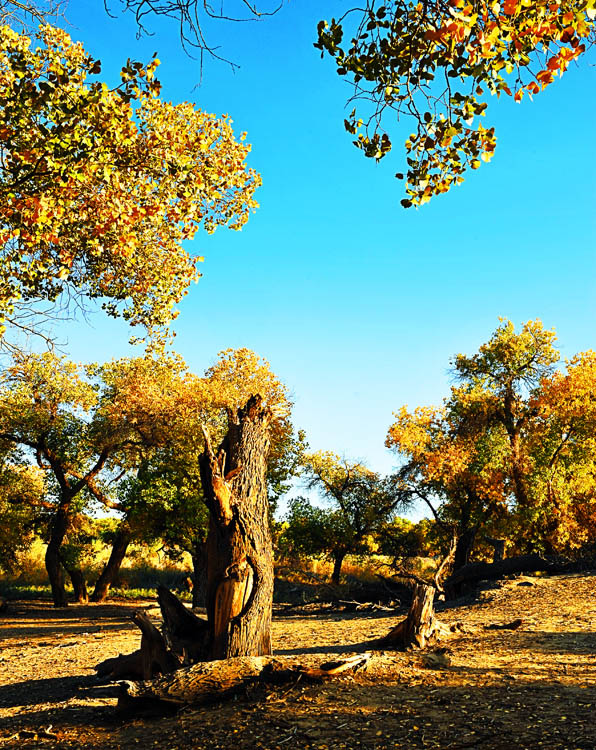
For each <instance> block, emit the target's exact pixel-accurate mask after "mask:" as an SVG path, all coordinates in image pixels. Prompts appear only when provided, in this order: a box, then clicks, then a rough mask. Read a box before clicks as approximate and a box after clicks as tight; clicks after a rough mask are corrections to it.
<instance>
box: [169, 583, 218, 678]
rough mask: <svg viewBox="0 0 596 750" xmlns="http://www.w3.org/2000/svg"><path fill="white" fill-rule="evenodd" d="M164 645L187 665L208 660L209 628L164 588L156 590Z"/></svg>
mask: <svg viewBox="0 0 596 750" xmlns="http://www.w3.org/2000/svg"><path fill="white" fill-rule="evenodd" d="M157 600H158V601H159V607H160V609H161V616H162V617H163V623H164V628H163V629H164V635H165V639H166V643H167V645H168V646H169V648H171V650H172V651H173V652H174V653H175V654H177V655H178V656H179V657H180V658H181V659H182V661H183V662H184V663H185V664H187V663H191V664H193V663H194V662H197V661H201V660H203V659H205V658H206V657H207V658H208V653H206V647H207V644H208V634H209V626H208V624H207V621H206V620H204V619H203V618H201V617H197V615H195V614H194V612H191V611H190V610H188V609H187V608H186V607H185V606H184V604H183V603H182V602H181V601H180V600H179V599H178V598H177V597H176V596H174V594H172V592H171V591H170V590H169V589H167V588H166V587H165V586H159V587H158V589H157Z"/></svg>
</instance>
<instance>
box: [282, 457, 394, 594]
mask: <svg viewBox="0 0 596 750" xmlns="http://www.w3.org/2000/svg"><path fill="white" fill-rule="evenodd" d="M304 470H305V481H306V486H307V488H308V489H317V490H319V491H320V492H321V493H322V494H323V496H324V498H325V499H326V500H327V501H328V502H329V503H331V505H330V507H328V508H318V507H315V506H313V505H312V504H311V503H310V501H309V500H308V499H305V498H296V499H295V500H293V501H292V502H291V503H290V512H289V515H288V519H287V520H288V526H287V528H286V529H285V531H284V535H285V537H286V538H287V539H288V540H289V542H290V544H291V546H293V548H294V549H296V550H297V551H299V552H302V553H304V554H321V553H326V554H328V555H329V556H330V557H331V559H332V560H333V572H332V575H331V580H332V582H333V583H334V584H336V585H337V584H339V582H340V576H341V568H342V564H343V561H344V559H345V557H346V555H348V554H359V553H363V552H367V551H370V546H371V542H372V537H373V536H374V534H375V532H377V531H378V530H379V529H380V528H381V526H382V525H383V524H384V523H385V522H386V521H387V520H388V519H389V518H390V517H391V514H392V513H393V511H394V510H395V509H396V508H397V506H398V504H400V503H402V504H403V499H404V498H403V496H402V494H401V493H400V492H399V490H398V488H397V486H396V484H395V483H394V482H393V481H392V479H391V478H382V477H381V476H380V475H379V474H377V473H376V472H373V471H371V470H370V469H368V468H367V467H366V466H363V465H362V464H360V463H357V462H351V461H348V460H346V459H342V458H340V456H338V455H336V454H334V453H330V452H326V451H319V452H318V453H312V454H307V455H306V456H305V457H304Z"/></svg>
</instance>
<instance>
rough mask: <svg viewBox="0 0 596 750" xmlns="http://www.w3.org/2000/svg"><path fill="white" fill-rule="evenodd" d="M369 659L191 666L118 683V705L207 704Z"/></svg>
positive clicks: (257, 659) (254, 659) (250, 660)
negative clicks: (308, 663)
mask: <svg viewBox="0 0 596 750" xmlns="http://www.w3.org/2000/svg"><path fill="white" fill-rule="evenodd" d="M369 659H370V654H368V653H365V654H358V655H356V656H352V657H348V658H346V659H342V660H339V661H336V662H330V663H328V664H322V665H321V666H320V667H319V668H315V669H312V668H307V667H302V666H299V665H294V664H292V663H291V662H288V661H286V660H281V659H272V658H271V657H266V656H240V657H235V658H232V659H223V660H217V661H211V662H203V663H201V664H194V665H193V666H191V667H187V668H185V669H179V670H177V671H176V672H174V673H173V674H168V675H164V676H162V677H159V678H157V679H154V680H150V681H144V682H122V683H121V691H122V692H121V696H120V699H119V701H118V705H119V706H120V707H121V708H126V709H127V710H129V709H131V708H134V707H141V708H144V707H147V706H155V707H156V708H157V707H158V706H159V704H162V706H163V705H169V706H172V707H179V706H183V705H188V704H200V703H211V702H213V701H219V700H222V698H226V697H229V696H231V695H234V694H237V693H239V692H241V691H244V690H246V688H247V687H249V686H250V685H254V684H255V683H263V684H269V685H271V684H273V685H280V684H284V683H287V682H293V681H298V679H306V680H309V679H310V680H315V681H321V680H324V679H326V678H331V677H334V676H336V675H339V674H343V673H344V672H347V671H349V670H354V669H357V668H358V667H361V666H362V665H364V664H366V662H367V661H368V660H369Z"/></svg>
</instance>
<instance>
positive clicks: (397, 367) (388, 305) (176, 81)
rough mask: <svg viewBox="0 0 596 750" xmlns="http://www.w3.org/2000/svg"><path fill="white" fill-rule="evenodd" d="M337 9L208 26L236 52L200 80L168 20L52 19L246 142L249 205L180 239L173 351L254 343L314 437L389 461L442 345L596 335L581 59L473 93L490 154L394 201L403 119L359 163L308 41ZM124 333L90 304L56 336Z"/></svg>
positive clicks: (84, 344) (588, 109)
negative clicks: (252, 199) (154, 66)
mask: <svg viewBox="0 0 596 750" xmlns="http://www.w3.org/2000/svg"><path fill="white" fill-rule="evenodd" d="M342 5H344V4H342V3H339V2H334V1H333V0H326V2H325V3H315V2H314V0H301V1H300V2H298V1H297V0H291V2H289V3H287V4H286V5H284V7H283V8H282V9H281V11H280V12H279V13H278V14H277V15H276V16H275V17H273V18H268V19H266V20H263V21H262V22H258V23H251V24H237V25H230V24H225V25H223V24H219V25H218V26H215V27H214V29H213V32H212V33H213V34H214V35H215V38H217V41H218V42H220V43H221V44H222V45H223V49H222V52H223V53H224V54H226V53H227V54H228V55H229V56H231V57H232V59H234V60H235V61H236V62H238V63H239V64H240V65H241V67H240V69H239V70H238V71H236V72H233V71H232V70H231V68H230V67H229V66H227V65H225V64H224V63H216V62H213V61H207V63H206V65H205V67H204V70H203V80H202V84H201V86H200V87H197V86H196V84H197V82H198V80H199V76H200V70H199V66H198V63H197V62H196V61H193V60H192V59H190V58H188V57H187V56H185V54H184V53H183V52H182V50H181V48H180V44H179V39H178V35H177V29H176V25H175V24H173V23H168V22H167V21H165V20H163V19H162V20H158V19H152V20H151V21H150V22H149V21H148V23H150V27H151V29H152V31H154V32H155V33H154V35H153V36H151V37H144V38H142V39H140V40H137V39H136V38H135V31H136V30H135V25H134V21H133V19H132V18H131V17H127V16H121V15H120V16H119V17H118V18H117V19H111V18H109V17H108V16H107V15H106V13H105V12H104V10H103V3H102V2H101V1H100V0H92V1H91V0H89V1H88V2H86V3H75V2H71V7H70V10H69V12H68V18H69V19H70V22H71V27H70V29H69V30H70V32H71V34H72V36H73V37H74V38H76V39H80V40H81V41H83V42H84V44H85V47H86V48H87V50H88V51H89V53H91V54H92V55H93V56H94V57H97V58H100V59H101V60H102V63H103V69H104V73H103V75H104V76H105V78H106V79H109V80H115V78H116V76H117V72H118V70H119V69H120V67H121V66H122V64H123V63H124V62H125V60H126V58H127V57H132V58H134V59H149V57H150V56H151V54H152V53H153V52H155V51H157V53H158V56H159V58H160V59H161V61H162V65H161V67H160V69H159V74H158V77H159V78H160V80H161V81H162V83H163V87H164V88H163V96H164V97H165V98H167V99H170V100H172V101H174V102H177V101H183V100H191V101H194V102H196V104H197V105H198V106H200V107H201V108H203V109H205V110H208V111H210V112H214V113H217V114H222V113H228V114H230V116H231V117H232V118H233V120H234V123H235V127H236V128H237V131H238V132H241V131H244V130H246V131H247V132H248V141H249V142H250V143H252V145H253V151H252V154H251V157H250V164H251V166H254V167H255V168H256V169H257V170H258V171H260V172H261V174H262V176H263V187H262V188H261V189H260V191H259V193H258V196H257V197H258V200H259V202H260V208H259V210H258V212H257V213H256V214H254V216H252V218H251V219H250V221H249V224H248V225H247V226H246V227H245V228H244V229H243V230H242V232H237V233H236V232H230V231H227V230H218V232H217V233H216V234H215V235H212V236H207V235H205V234H203V235H197V238H196V239H195V240H194V242H193V243H192V250H193V251H194V252H196V253H197V254H200V255H204V256H205V263H204V264H203V272H204V277H203V279H202V280H201V281H200V282H199V284H198V285H197V286H193V287H192V289H191V291H190V293H189V295H188V297H187V298H186V299H185V301H184V303H183V305H182V307H181V314H180V317H179V318H178V320H177V321H176V325H175V330H176V332H177V339H176V349H177V351H179V352H180V354H182V355H183V356H184V357H185V359H186V360H187V362H188V363H189V365H190V367H191V368H192V369H193V370H195V371H196V372H202V371H203V370H204V369H205V368H206V367H207V366H209V364H211V363H212V362H213V360H214V359H215V357H216V354H217V352H218V351H219V350H221V349H225V348H228V347H234V348H236V347H241V346H246V347H249V348H250V349H253V350H254V351H255V352H257V353H258V354H260V355H261V356H263V357H266V358H267V359H268V360H269V361H270V363H271V365H272V368H273V370H274V371H275V372H276V373H277V374H278V375H279V376H280V377H281V378H282V379H283V380H284V381H285V382H286V383H287V384H288V386H289V387H290V389H291V390H292V392H293V394H294V399H295V404H296V406H295V412H294V414H295V424H296V426H297V427H301V428H303V429H305V430H306V432H307V436H308V439H309V442H310V444H311V447H312V448H313V449H316V450H318V449H327V450H333V451H335V452H337V453H340V454H345V455H346V456H348V457H351V458H359V459H363V460H365V461H366V462H368V463H369V465H370V466H371V468H374V469H377V470H379V471H389V470H391V468H392V466H394V465H395V462H396V459H395V457H394V456H392V455H391V454H389V453H388V452H387V451H386V450H385V448H384V447H383V443H384V439H385V435H386V432H387V428H388V426H389V425H390V423H391V419H392V412H393V411H395V410H397V409H398V408H399V407H400V406H401V405H402V404H408V405H409V406H411V407H414V406H417V405H420V404H433V403H439V402H440V401H441V399H442V398H443V396H444V395H446V393H447V391H448V388H449V385H450V378H449V367H448V363H449V359H450V358H451V357H452V356H453V355H454V354H455V353H456V352H466V353H472V352H474V351H475V350H476V349H477V348H478V346H479V345H480V344H481V343H482V342H483V341H486V340H487V339H488V338H489V337H490V335H491V333H492V331H493V330H494V329H495V328H496V326H497V325H498V318H499V316H502V317H505V318H509V319H511V320H513V321H514V322H515V323H516V324H517V325H519V324H520V323H522V322H524V321H526V320H528V319H531V318H532V319H533V318H540V319H541V320H542V321H543V322H544V324H545V325H546V326H547V327H549V328H553V327H554V328H555V329H556V331H557V333H558V339H559V345H560V347H561V351H562V354H563V356H567V357H570V356H572V355H573V354H575V353H576V352H578V351H583V350H586V349H590V348H594V346H595V337H594V320H595V312H596V281H595V279H596V254H595V249H596V218H595V216H596V212H595V208H594V206H595V197H596V178H595V174H596V139H595V137H594V136H595V133H594V122H596V105H595V102H594V90H595V83H596V74H595V70H596V68H595V67H594V64H595V63H596V56H595V55H594V54H591V56H590V57H589V58H588V56H586V57H585V58H584V60H583V61H582V62H581V64H580V65H579V66H577V67H575V68H572V69H571V70H570V71H569V72H568V73H567V74H566V75H565V76H564V77H563V79H562V80H561V81H557V82H556V83H555V84H553V85H552V86H551V87H549V89H547V90H546V91H544V92H543V93H542V94H540V95H539V96H537V97H535V100H534V101H533V102H528V101H524V102H523V103H522V104H514V103H513V102H512V101H510V100H498V101H497V100H496V99H495V100H494V101H491V102H490V105H489V109H488V113H487V116H486V118H485V119H486V121H487V124H488V123H490V124H494V125H495V126H496V130H497V137H498V143H497V151H496V154H495V157H494V159H493V161H492V162H491V164H489V165H483V166H482V167H481V168H480V169H479V170H478V171H476V172H473V173H470V174H469V175H468V176H467V179H466V181H465V182H464V184H463V185H462V186H461V187H459V188H456V189H454V190H452V191H451V192H450V193H449V194H447V195H446V196H440V197H438V198H436V199H434V200H433V201H432V202H431V203H430V204H428V205H426V206H424V207H423V208H422V209H420V210H418V211H416V210H414V209H410V210H408V211H406V210H404V209H402V208H401V206H400V205H399V201H400V199H401V198H402V197H403V195H402V193H401V183H399V182H398V181H397V180H395V178H394V176H393V175H394V173H395V172H397V171H402V170H403V167H404V155H403V152H402V150H401V147H400V144H401V143H402V142H403V140H405V138H406V137H407V135H408V133H409V132H410V131H411V129H412V126H411V125H409V124H408V123H407V122H405V121H404V122H402V123H400V124H399V125H398V126H397V127H396V128H395V129H394V130H393V131H392V133H393V142H394V151H393V153H392V154H391V155H389V156H388V157H387V158H386V159H385V160H384V161H383V162H381V164H379V165H376V164H375V163H374V162H372V161H370V160H367V159H364V157H363V156H362V155H361V154H360V153H359V152H358V151H357V150H356V149H355V148H354V147H353V146H352V145H351V139H350V137H349V136H348V135H347V134H346V133H345V131H344V128H343V118H344V117H345V112H346V110H345V101H346V99H347V96H348V95H349V87H348V86H347V84H346V83H345V82H343V80H342V79H340V78H339V77H338V76H337V75H336V74H335V72H334V68H333V63H332V61H331V60H328V59H327V60H321V59H320V55H319V53H318V51H317V50H315V49H314V48H313V46H312V43H313V41H314V38H315V36H316V24H317V22H318V21H319V20H320V18H322V17H326V18H330V17H331V16H332V15H336V16H337V15H339V12H340V10H341V8H342ZM321 8H323V10H321ZM113 10H114V11H116V10H117V3H116V0H114V3H113ZM128 336H129V331H128V330H127V329H126V327H125V326H124V325H123V324H121V323H113V322H110V321H107V320H106V319H105V317H104V316H102V315H101V314H98V315H95V316H94V317H93V318H92V321H91V326H89V325H88V324H82V323H73V324H69V325H68V326H65V327H64V329H63V331H62V338H63V339H67V340H68V345H67V347H66V350H67V352H68V353H69V355H70V356H71V357H72V358H73V359H77V360H86V361H89V360H95V361H100V360H106V359H109V358H111V357H113V356H122V355H124V354H130V353H131V349H130V347H128V345H127V340H128ZM132 353H135V352H132Z"/></svg>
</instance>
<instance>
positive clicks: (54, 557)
mask: <svg viewBox="0 0 596 750" xmlns="http://www.w3.org/2000/svg"><path fill="white" fill-rule="evenodd" d="M68 510H69V507H68V504H62V505H60V506H59V508H58V510H57V511H56V515H55V516H54V519H53V521H52V527H51V532H50V541H49V542H48V547H47V549H46V558H45V562H46V570H47V572H48V578H49V579H50V586H51V589H52V599H53V601H54V607H66V606H67V605H68V601H67V599H66V590H65V588H64V569H63V567H62V560H61V558H60V547H61V546H62V542H63V541H64V537H65V536H66V530H67V529H68Z"/></svg>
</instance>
